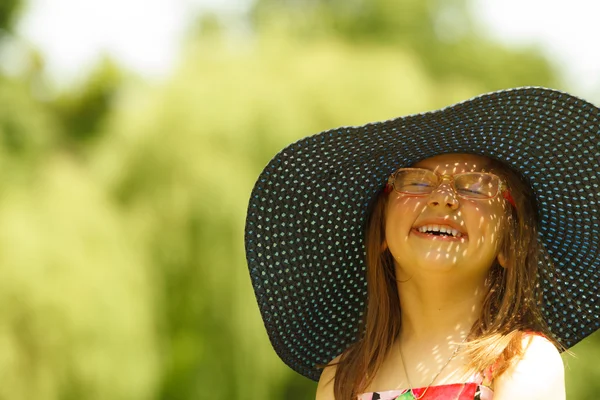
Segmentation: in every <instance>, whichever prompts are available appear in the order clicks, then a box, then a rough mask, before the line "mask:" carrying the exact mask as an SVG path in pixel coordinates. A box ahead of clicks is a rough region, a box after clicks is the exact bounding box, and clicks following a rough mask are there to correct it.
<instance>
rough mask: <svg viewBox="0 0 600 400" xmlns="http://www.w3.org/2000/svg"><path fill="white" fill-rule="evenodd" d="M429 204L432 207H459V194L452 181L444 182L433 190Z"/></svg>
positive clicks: (454, 208)
mask: <svg viewBox="0 0 600 400" xmlns="http://www.w3.org/2000/svg"><path fill="white" fill-rule="evenodd" d="M427 205H428V206H430V207H438V206H443V207H448V208H450V209H451V210H456V209H457V208H458V196H457V195H456V192H455V191H454V189H453V188H452V185H451V184H450V183H444V182H443V183H442V184H440V185H439V186H438V187H437V188H435V189H434V190H433V192H431V194H430V195H429V200H428V201H427Z"/></svg>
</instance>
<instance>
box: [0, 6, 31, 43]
mask: <svg viewBox="0 0 600 400" xmlns="http://www.w3.org/2000/svg"><path fill="white" fill-rule="evenodd" d="M24 3H25V2H24V1H23V0H2V1H0V39H2V36H4V35H6V34H8V33H9V32H10V31H12V29H13V25H14V23H15V21H16V20H17V17H18V15H19V13H20V11H21V10H22V8H23V6H24V5H25V4H24Z"/></svg>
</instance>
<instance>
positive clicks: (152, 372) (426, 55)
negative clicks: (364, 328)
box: [0, 0, 600, 400]
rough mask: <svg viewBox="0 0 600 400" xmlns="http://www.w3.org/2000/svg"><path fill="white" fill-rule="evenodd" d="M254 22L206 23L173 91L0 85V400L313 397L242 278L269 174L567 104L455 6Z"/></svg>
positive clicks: (585, 395)
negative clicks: (488, 100)
mask: <svg viewBox="0 0 600 400" xmlns="http://www.w3.org/2000/svg"><path fill="white" fill-rule="evenodd" d="M249 23H250V24H251V26H252V27H253V28H252V30H251V32H249V33H248V34H247V35H243V36H240V35H236V34H235V32H236V30H235V29H231V28H230V27H228V25H227V24H226V23H225V22H224V21H222V20H221V19H219V17H218V16H214V15H213V16H203V17H202V18H200V19H199V23H198V26H197V27H196V28H197V29H194V30H193V34H192V35H190V38H189V41H188V43H187V45H186V47H185V51H184V57H182V59H181V62H180V66H179V68H178V69H177V70H176V71H175V72H174V74H173V76H172V77H171V78H169V79H168V80H167V81H166V82H164V83H162V84H160V85H156V84H155V85H151V84H148V83H145V82H143V81H140V80H136V79H132V78H131V77H130V76H128V75H127V74H126V73H125V72H123V71H122V70H120V69H119V67H118V66H117V65H115V63H113V62H112V61H110V60H108V59H105V60H104V61H103V62H101V63H100V64H99V65H98V67H97V68H96V69H95V70H94V71H92V72H91V73H90V76H89V79H88V80H86V81H84V82H83V83H81V84H79V85H77V86H74V87H73V88H72V89H71V90H70V91H68V92H66V93H61V94H60V95H58V96H55V97H54V98H51V99H47V98H42V99H41V100H40V98H39V96H37V97H36V89H35V88H36V87H37V86H36V81H38V80H39V79H40V78H39V76H38V75H39V74H38V73H37V72H36V73H34V74H24V75H23V76H22V77H21V78H19V79H13V80H10V79H7V78H3V79H2V80H0V167H1V168H0V175H1V177H2V178H3V181H2V182H3V185H2V186H1V189H0V260H1V262H0V297H1V300H0V321H2V323H1V324H0V373H1V374H2V376H3V377H5V379H3V384H2V385H0V398H10V399H16V400H20V399H33V398H35V399H43V400H46V399H48V400H55V399H57V400H59V399H60V400H62V399H66V400H69V399H80V398H85V399H133V400H135V399H140V400H141V399H164V400H184V399H238V398H245V397H248V396H251V397H255V398H260V399H282V398H285V399H292V400H294V399H306V398H313V397H314V390H315V383H314V382H311V381H309V380H308V379H306V378H303V377H301V376H299V375H298V374H296V373H294V372H293V371H291V370H290V369H289V368H287V367H286V366H285V365H284V364H283V363H282V362H281V361H280V360H279V359H278V358H277V356H276V354H275V353H274V351H273V350H272V348H271V346H270V344H269V342H268V338H267V335H266V332H265V329H264V327H263V324H262V320H261V318H260V315H259V312H258V307H257V305H256V303H255V301H254V294H253V291H252V288H251V285H250V279H249V276H248V272H247V269H246V264H245V254H244V248H243V230H244V220H245V213H246V207H247V202H248V199H249V195H250V191H251V189H252V186H253V184H254V181H255V179H256V177H257V176H258V174H259V172H260V170H261V169H262V168H263V167H264V166H265V165H266V163H267V162H268V161H269V159H270V158H271V157H272V156H273V155H274V154H275V153H276V152H277V151H279V150H280V149H281V148H282V147H284V146H285V145H287V144H289V143H290V142H292V141H294V140H296V139H298V138H301V137H303V136H306V135H309V134H313V133H316V132H319V131H322V130H325V129H329V128H331V127H336V126H340V125H354V124H363V123H366V122H370V121H375V120H382V119H387V118H392V117H396V116H399V115H403V114H409V113H415V112H421V111H425V110H429V109H433V108H437V107H441V106H445V105H447V104H451V103H453V102H456V101H459V100H463V99H465V98H468V97H470V96H474V95H477V94H480V93H483V92H486V91H489V90H495V89H500V88H505V87H511V86H519V85H545V86H554V87H558V88H561V85H560V80H559V79H558V78H557V76H556V75H555V73H554V72H553V68H552V66H551V65H550V64H549V63H548V62H547V61H546V60H544V59H543V58H542V57H540V56H539V55H538V54H537V53H536V51H535V50H533V49H528V50H527V51H524V50H520V51H515V50H512V49H508V48H504V47H502V46H500V45H498V44H496V43H493V42H491V41H489V40H487V39H485V38H482V37H480V36H479V35H478V33H477V31H476V30H475V28H474V24H473V22H472V20H471V17H470V16H469V15H468V13H467V12H466V8H465V4H464V3H463V1H462V0H455V1H447V2H434V1H422V0H421V1H417V0H403V1H395V2H392V1H383V0H377V1H373V2H368V1H366V0H352V1H341V0H330V1H317V0H313V1H311V2H308V1H299V0H296V1H292V0H287V1H285V2H281V1H277V2H276V1H273V0H261V1H259V2H258V3H257V4H256V7H255V8H254V10H253V12H252V13H251V16H250V19H249ZM33 61H35V62H34V64H35V65H33V66H32V70H33V71H37V69H38V68H40V66H43V62H41V61H40V60H37V61H36V60H33ZM33 61H32V62H33ZM564 89H566V88H564ZM598 337H599V336H597V335H596V336H594V337H593V338H591V339H590V340H587V341H585V342H584V343H582V344H580V345H578V347H576V349H575V352H576V353H577V354H578V355H579V356H580V358H579V359H575V358H570V357H568V356H566V359H567V360H568V364H569V368H570V369H568V371H567V377H568V385H569V386H568V387H569V393H570V394H569V399H591V398H593V396H592V394H594V393H598V392H599V391H600V388H598V387H595V386H594V385H595V383H594V382H597V381H600V380H599V379H597V378H598V377H599V376H600V368H599V367H597V366H596V364H595V363H594V360H595V359H594V358H593V357H595V356H596V355H598V354H597V353H598V352H599V351H600V350H599V349H600V339H598ZM588 357H589V358H588Z"/></svg>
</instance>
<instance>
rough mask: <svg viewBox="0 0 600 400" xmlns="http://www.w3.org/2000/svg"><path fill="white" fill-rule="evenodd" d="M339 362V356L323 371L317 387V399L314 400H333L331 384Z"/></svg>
mask: <svg viewBox="0 0 600 400" xmlns="http://www.w3.org/2000/svg"><path fill="white" fill-rule="evenodd" d="M339 360H340V356H337V357H336V358H334V359H333V360H331V362H330V363H329V364H328V365H327V367H325V368H324V369H323V372H322V373H321V377H320V378H319V384H318V386H317V398H316V400H334V397H333V384H334V378H335V371H336V369H337V368H336V364H337V362H338V361H339ZM332 364H333V365H332Z"/></svg>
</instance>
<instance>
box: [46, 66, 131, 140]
mask: <svg viewBox="0 0 600 400" xmlns="http://www.w3.org/2000/svg"><path fill="white" fill-rule="evenodd" d="M123 75H124V74H123V72H122V70H121V69H120V68H119V67H118V66H117V64H116V63H115V62H113V60H112V59H111V58H109V57H105V58H104V59H102V60H101V61H100V62H99V63H98V64H97V65H96V66H95V68H94V69H93V70H92V72H91V73H90V74H89V76H88V77H87V78H86V79H85V81H84V82H83V83H81V84H80V85H78V86H77V87H73V88H70V89H69V90H68V91H66V92H64V93H62V94H60V95H58V96H57V97H56V98H54V99H52V101H51V102H50V103H49V105H50V107H51V109H52V110H53V112H54V113H55V115H56V116H57V117H58V120H59V122H60V123H61V125H62V132H64V134H65V135H64V140H65V143H64V144H63V145H64V146H65V147H69V148H71V149H72V150H75V149H81V148H82V147H84V146H89V145H91V144H92V143H93V142H94V140H95V139H97V137H98V136H99V135H101V134H103V133H108V132H107V131H106V130H103V129H102V123H103V122H104V120H105V118H106V117H107V115H108V113H109V112H110V111H111V110H112V108H113V105H114V104H113V102H114V101H115V99H116V97H117V95H118V92H119V89H120V88H121V86H122V83H123V81H124V76H123Z"/></svg>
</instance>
